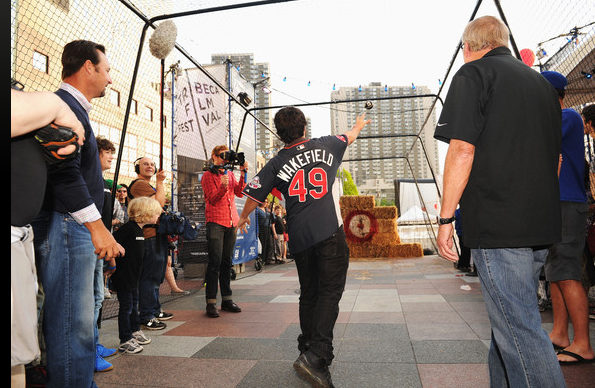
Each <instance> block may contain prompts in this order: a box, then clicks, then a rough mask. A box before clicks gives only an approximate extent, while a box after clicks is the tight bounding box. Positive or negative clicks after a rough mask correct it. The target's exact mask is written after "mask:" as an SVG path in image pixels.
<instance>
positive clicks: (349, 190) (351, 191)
mask: <svg viewBox="0 0 595 388" xmlns="http://www.w3.org/2000/svg"><path fill="white" fill-rule="evenodd" d="M337 174H340V175H339V176H340V177H341V180H342V182H343V195H359V192H358V191H357V186H356V185H355V182H354V181H353V178H352V177H351V174H350V173H349V171H347V170H345V169H344V168H343V169H341V170H340V171H339V172H338V173H337Z"/></svg>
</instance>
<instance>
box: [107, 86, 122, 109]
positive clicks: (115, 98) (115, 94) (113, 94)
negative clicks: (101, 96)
mask: <svg viewBox="0 0 595 388" xmlns="http://www.w3.org/2000/svg"><path fill="white" fill-rule="evenodd" d="M109 101H110V102H111V103H112V105H114V106H120V92H119V91H117V90H114V89H110V94H109Z"/></svg>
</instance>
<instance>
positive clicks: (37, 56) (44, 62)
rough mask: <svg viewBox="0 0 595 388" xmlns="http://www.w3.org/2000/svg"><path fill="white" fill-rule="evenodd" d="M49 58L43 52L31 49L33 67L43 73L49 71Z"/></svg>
mask: <svg viewBox="0 0 595 388" xmlns="http://www.w3.org/2000/svg"><path fill="white" fill-rule="evenodd" d="M48 63H49V59H48V56H47V55H45V54H42V53H40V52H39V51H33V67H34V68H35V69H37V70H39V71H41V72H44V73H45V74H48V73H49V67H48Z"/></svg>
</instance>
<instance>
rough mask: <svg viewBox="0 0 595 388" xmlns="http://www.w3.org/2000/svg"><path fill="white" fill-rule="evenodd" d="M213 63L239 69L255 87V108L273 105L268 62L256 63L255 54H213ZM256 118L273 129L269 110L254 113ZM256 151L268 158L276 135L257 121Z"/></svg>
mask: <svg viewBox="0 0 595 388" xmlns="http://www.w3.org/2000/svg"><path fill="white" fill-rule="evenodd" d="M211 62H212V63H213V64H217V63H226V62H228V63H230V64H231V66H233V67H235V68H236V69H238V71H239V73H240V75H241V76H242V77H244V78H245V79H246V80H247V81H248V82H250V83H251V84H252V85H253V86H254V101H253V102H252V103H253V104H254V106H255V107H266V106H270V105H271V96H270V92H269V90H268V88H267V87H268V86H269V72H270V69H269V64H268V63H267V62H261V63H257V62H254V54H249V53H246V54H242V53H240V54H212V55H211ZM254 116H256V117H257V118H258V120H260V121H261V122H262V123H264V124H265V125H266V126H267V127H268V128H269V129H271V130H272V129H273V119H272V116H271V112H270V110H269V109H262V110H256V111H254ZM255 126H256V149H257V150H258V151H262V154H263V155H265V156H266V154H267V151H270V150H272V149H273V147H274V140H275V139H276V137H275V135H274V134H273V133H272V132H271V131H269V129H267V128H266V127H264V126H263V125H262V124H261V123H260V122H258V121H256V123H255Z"/></svg>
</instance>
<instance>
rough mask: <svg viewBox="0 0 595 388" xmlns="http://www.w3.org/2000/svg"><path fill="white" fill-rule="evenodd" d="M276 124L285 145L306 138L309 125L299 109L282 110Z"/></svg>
mask: <svg viewBox="0 0 595 388" xmlns="http://www.w3.org/2000/svg"><path fill="white" fill-rule="evenodd" d="M274 122H275V128H276V129H277V135H279V137H280V138H281V140H282V141H283V143H285V144H289V143H292V142H293V141H294V140H296V139H299V138H300V137H302V136H304V130H305V128H306V124H307V121H306V116H304V113H303V112H302V111H301V110H299V109H298V108H295V107H293V106H286V107H285V108H282V109H281V110H279V111H278V112H277V114H276V115H275V119H274Z"/></svg>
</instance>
